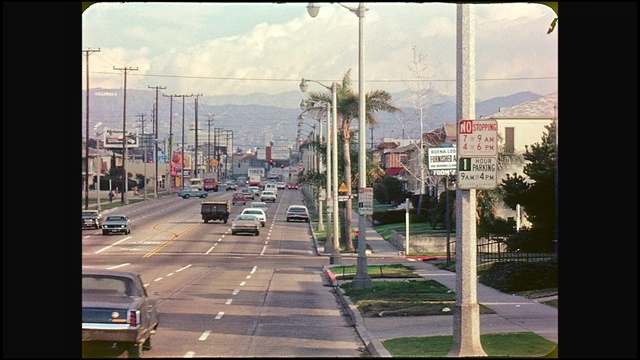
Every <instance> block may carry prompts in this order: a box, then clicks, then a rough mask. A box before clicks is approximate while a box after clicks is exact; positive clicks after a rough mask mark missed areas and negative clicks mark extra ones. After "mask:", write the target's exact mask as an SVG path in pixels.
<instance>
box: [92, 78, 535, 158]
mask: <svg viewBox="0 0 640 360" xmlns="http://www.w3.org/2000/svg"><path fill="white" fill-rule="evenodd" d="M82 93H83V94H82V99H83V100H82V111H83V115H82V128H81V129H82V130H81V131H82V134H83V135H84V125H85V121H86V118H85V115H84V114H85V108H86V101H85V99H86V95H85V91H83V92H82ZM410 97H411V94H410V93H409V92H407V91H405V92H401V93H394V94H392V99H393V101H394V103H395V104H396V105H397V106H399V107H401V109H402V110H403V114H399V115H393V114H386V113H380V114H377V118H378V125H377V126H376V127H375V128H374V130H373V132H374V136H373V138H374V139H373V140H374V143H376V142H379V141H380V140H381V139H382V137H397V138H400V137H403V135H404V137H410V138H417V137H418V134H419V132H420V115H419V110H418V109H415V108H412V107H411V105H410V101H409V99H410ZM541 97H542V95H538V94H535V93H532V92H529V91H526V92H519V93H516V94H513V95H509V96H502V97H496V98H492V99H489V100H485V101H481V102H478V103H476V115H477V116H476V117H480V116H482V115H489V114H493V113H496V112H498V111H499V110H500V108H501V107H512V106H515V105H518V104H521V103H523V102H527V101H532V100H536V99H539V98H541ZM303 98H304V94H302V93H301V92H299V91H291V92H286V93H281V94H276V95H268V94H250V95H244V96H239V95H225V96H201V97H200V98H199V99H198V120H199V124H200V129H201V130H203V131H204V132H205V133H206V132H207V131H208V130H209V127H210V128H211V132H212V133H213V132H214V131H215V130H214V129H216V128H219V129H224V130H231V131H233V141H234V144H235V146H236V147H241V148H243V149H247V148H251V147H256V146H265V145H266V144H268V142H269V141H274V142H289V143H291V142H293V141H294V138H295V135H296V131H297V127H296V125H297V119H298V116H299V115H300V113H301V110H300V108H299V105H300V102H301V101H302V99H303ZM171 99H173V101H171ZM427 101H428V103H432V104H433V105H431V106H428V107H427V108H425V109H424V110H423V114H422V120H423V130H424V131H428V130H431V129H433V128H435V127H439V126H441V125H442V124H443V123H445V122H455V117H456V103H455V97H447V96H444V95H441V94H433V95H432V96H431V97H429V99H428V100H427ZM155 102H156V93H155V90H153V89H148V90H147V89H145V90H136V89H127V99H126V109H127V129H132V128H135V127H137V128H139V129H141V127H142V121H143V120H144V122H145V133H151V132H152V131H153V125H152V121H153V108H154V105H155ZM158 103H159V107H158V117H159V118H160V121H159V124H158V129H159V138H160V139H165V138H167V137H168V134H169V127H170V125H171V127H172V130H173V134H174V139H175V141H176V143H179V142H181V141H182V140H181V139H182V121H183V98H181V97H173V98H171V97H170V96H165V95H162V94H160V95H159V97H158ZM89 104H90V105H89V106H90V109H91V113H90V114H89V120H90V126H93V125H94V124H96V123H98V122H102V125H101V127H103V126H104V127H109V128H115V129H121V128H122V120H123V119H122V111H123V106H124V99H123V91H122V89H100V88H96V89H91V91H90V97H89ZM171 112H173V116H170V114H171ZM194 119H195V98H194V97H186V98H184V123H185V129H184V132H185V137H188V135H187V134H188V132H189V131H190V130H189V129H190V126H189V125H190V124H191V125H192V124H193V123H194ZM209 119H212V121H208V120H209ZM314 124H316V125H317V122H316V121H311V122H310V123H309V125H314ZM324 126H326V125H324ZM325 129H326V127H325ZM90 130H91V129H90ZM139 132H140V133H142V130H139ZM204 136H205V140H203V141H205V142H206V141H207V140H206V135H204ZM370 138H371V133H370V129H367V143H370V141H371V140H370ZM199 139H202V138H201V137H200V136H199ZM367 147H369V146H367Z"/></svg>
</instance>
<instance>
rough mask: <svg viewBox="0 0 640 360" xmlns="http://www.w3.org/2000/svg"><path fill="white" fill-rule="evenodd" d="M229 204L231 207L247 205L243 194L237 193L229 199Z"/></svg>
mask: <svg viewBox="0 0 640 360" xmlns="http://www.w3.org/2000/svg"><path fill="white" fill-rule="evenodd" d="M231 204H233V205H236V204H242V205H246V204H247V198H246V197H245V196H244V194H243V193H240V192H237V193H235V194H233V197H232V198H231Z"/></svg>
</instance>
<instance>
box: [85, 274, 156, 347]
mask: <svg viewBox="0 0 640 360" xmlns="http://www.w3.org/2000/svg"><path fill="white" fill-rule="evenodd" d="M158 298H159V295H158V293H157V292H156V293H154V294H153V295H149V294H147V289H145V287H144V282H143V281H142V279H141V277H140V274H138V273H136V272H130V271H117V270H106V269H89V268H83V269H82V349H83V355H84V353H85V351H91V350H95V349H96V348H102V347H104V348H112V347H113V346H114V344H115V345H116V346H118V347H122V349H123V350H125V351H126V352H127V355H128V357H140V353H141V351H142V350H144V351H148V350H151V337H152V336H153V335H155V334H156V332H157V330H158V324H159V323H160V314H159V311H158V307H157V305H158ZM83 357H85V356H83Z"/></svg>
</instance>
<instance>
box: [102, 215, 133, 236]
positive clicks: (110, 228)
mask: <svg viewBox="0 0 640 360" xmlns="http://www.w3.org/2000/svg"><path fill="white" fill-rule="evenodd" d="M111 233H116V234H117V233H123V234H125V235H128V234H131V221H130V220H129V217H127V216H126V215H109V216H107V217H106V218H105V219H104V221H103V222H102V235H109V234H111Z"/></svg>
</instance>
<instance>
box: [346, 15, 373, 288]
mask: <svg viewBox="0 0 640 360" xmlns="http://www.w3.org/2000/svg"><path fill="white" fill-rule="evenodd" d="M366 10H367V9H366V8H365V6H364V3H359V4H358V9H357V12H356V15H358V38H359V40H358V44H359V45H358V50H359V52H358V105H359V106H358V118H359V119H358V120H359V124H358V145H359V146H358V149H359V150H358V179H359V182H360V184H359V186H358V188H359V189H358V194H360V193H363V192H364V189H365V188H366V187H367V142H366V135H365V134H366V131H367V127H366V126H367V123H366V120H367V116H366V103H365V101H366V99H365V96H366V94H365V92H364V14H365V11H366ZM349 201H351V200H349ZM366 234H367V217H366V215H362V214H359V218H358V265H357V270H356V275H355V276H354V277H353V283H352V286H353V288H354V289H369V288H371V287H372V286H373V283H372V282H371V276H370V275H369V272H368V266H367V253H366V250H367V236H366ZM349 236H351V234H349Z"/></svg>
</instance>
